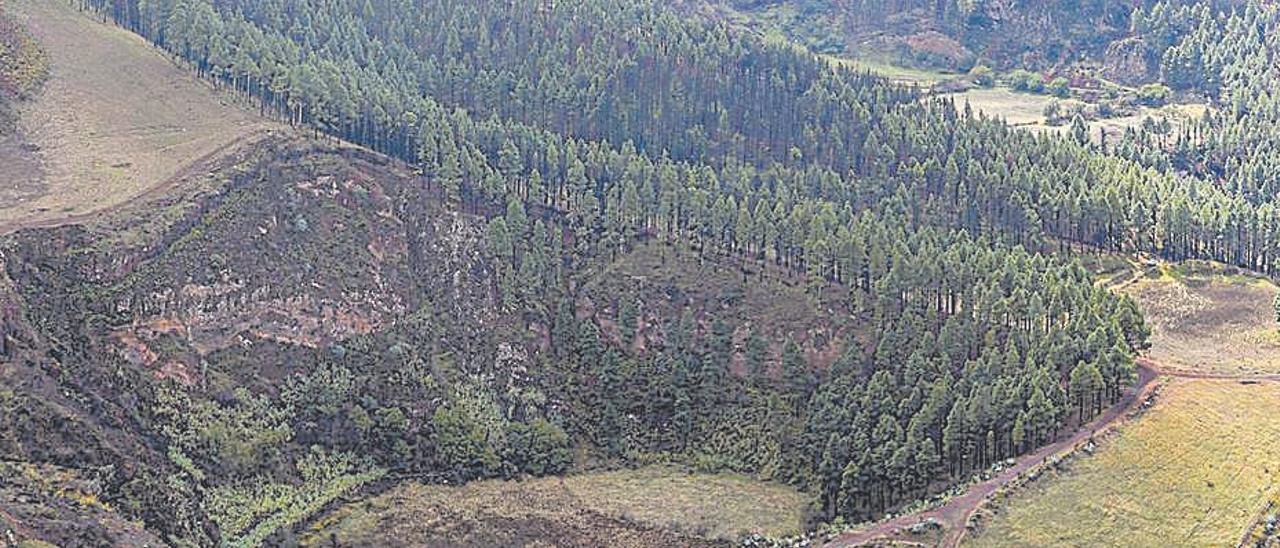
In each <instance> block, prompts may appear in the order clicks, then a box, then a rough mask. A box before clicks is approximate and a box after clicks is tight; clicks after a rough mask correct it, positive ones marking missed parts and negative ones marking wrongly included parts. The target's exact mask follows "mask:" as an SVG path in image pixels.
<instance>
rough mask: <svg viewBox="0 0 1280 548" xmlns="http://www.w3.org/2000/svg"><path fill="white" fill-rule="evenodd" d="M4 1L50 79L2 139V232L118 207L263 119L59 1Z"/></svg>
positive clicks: (250, 131) (245, 137) (137, 41)
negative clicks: (38, 50) (15, 129)
mask: <svg viewBox="0 0 1280 548" xmlns="http://www.w3.org/2000/svg"><path fill="white" fill-rule="evenodd" d="M5 9H6V11H7V12H8V13H9V14H10V15H12V16H13V17H14V19H16V20H17V21H19V22H21V23H24V24H26V25H27V27H28V28H29V29H30V30H31V32H32V34H33V35H34V36H35V37H36V39H37V40H38V41H39V42H40V45H41V47H42V48H44V49H45V51H46V52H47V54H48V56H49V61H50V79H49V81H48V82H46V84H45V86H44V89H43V91H42V92H41V93H40V94H39V95H38V96H37V97H36V99H35V100H34V101H32V102H31V103H28V104H25V105H23V107H22V120H21V121H20V123H19V133H18V134H17V135H13V136H10V137H8V138H6V139H3V140H0V233H3V232H7V231H9V230H13V229H16V228H22V227H25V226H36V225H46V226H47V225H54V224H59V223H61V222H66V221H69V220H74V219H75V218H77V217H79V216H82V215H84V214H86V213H90V212H93V211H98V210H102V209H105V208H109V207H112V206H116V205H119V204H122V203H124V202H126V201H128V200H130V199H132V198H135V197H137V196H138V195H140V194H142V193H144V192H146V191H147V190H150V189H152V188H155V187H157V186H159V185H163V184H165V183H166V182H169V181H173V180H175V179H176V178H178V177H181V176H182V175H183V171H184V169H186V168H188V167H189V166H191V165H192V164H194V163H195V162H197V161H198V160H200V159H202V158H205V157H208V156H211V155H215V154H218V153H219V152H221V151H225V150H226V149H228V148H229V147H231V146H232V145H235V144H240V143H244V142H247V141H249V140H251V139H252V137H254V136H261V135H263V134H264V133H265V131H264V130H266V129H267V128H270V127H273V124H271V123H269V122H266V121H264V120H262V119H261V118H258V117H257V116H255V115H254V114H253V113H251V112H249V111H247V110H245V109H243V108H240V107H238V106H236V105H234V104H233V102H234V101H233V99H232V97H231V96H230V95H224V94H222V93H219V92H217V91H215V90H214V89H213V87H212V85H211V84H209V83H207V82H203V81H201V80H199V79H197V78H196V77H195V76H194V75H192V74H190V73H189V72H187V71H185V70H183V69H181V68H180V67H178V66H176V65H174V64H173V62H171V61H170V60H169V58H168V57H166V56H165V54H164V53H163V52H162V51H161V50H158V49H156V48H154V47H152V46H150V45H148V44H147V43H146V42H145V41H144V40H143V39H142V38H140V37H138V36H136V35H134V34H132V33H130V32H128V31H126V30H124V29H122V28H118V27H115V26H113V25H110V24H107V23H101V22H98V21H95V20H94V19H92V18H91V16H90V15H88V14H85V13H81V12H78V11H76V10H75V9H74V8H73V7H71V5H70V4H69V3H68V2H66V1H65V0H10V1H7V2H5Z"/></svg>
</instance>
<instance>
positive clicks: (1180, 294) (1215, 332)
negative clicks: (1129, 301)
mask: <svg viewBox="0 0 1280 548" xmlns="http://www.w3.org/2000/svg"><path fill="white" fill-rule="evenodd" d="M1122 291H1124V292H1125V293H1128V294H1129V295H1131V296H1132V297H1133V298H1134V299H1136V300H1137V301H1138V304H1139V306H1140V307H1141V308H1142V311H1143V314H1144V315H1145V316H1146V319H1147V325H1149V326H1150V327H1151V350H1150V351H1149V352H1148V355H1149V357H1150V358H1151V359H1153V360H1155V361H1156V362H1158V363H1160V365H1161V366H1162V367H1163V368H1164V369H1165V370H1168V371H1179V372H1186V373H1193V374H1212V375H1257V374H1276V373H1280V331H1278V330H1277V325H1276V322H1275V311H1274V308H1273V306H1272V302H1273V299H1274V298H1275V296H1276V292H1277V288H1276V286H1275V284H1273V283H1272V282H1271V281H1269V280H1267V279H1265V278H1263V277H1258V276H1253V275H1249V274H1246V273H1243V272H1241V271H1238V270H1236V269H1232V268H1228V267H1223V266H1220V265H1214V264H1210V263H1204V262H1195V261H1191V262H1186V263H1183V264H1180V265H1177V266H1171V265H1160V266H1159V267H1158V268H1152V269H1150V270H1149V271H1148V272H1147V274H1146V275H1145V276H1144V277H1142V278H1139V279H1137V280H1136V281H1134V282H1133V283H1131V284H1129V285H1127V286H1126V287H1125V288H1124V289H1123V290H1122Z"/></svg>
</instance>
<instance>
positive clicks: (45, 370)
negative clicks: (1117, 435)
mask: <svg viewBox="0 0 1280 548" xmlns="http://www.w3.org/2000/svg"><path fill="white" fill-rule="evenodd" d="M85 4H86V6H87V7H88V8H89V9H97V10H100V11H98V12H97V13H100V14H103V15H104V16H110V17H111V18H113V19H114V20H115V21H117V22H118V23H119V24H121V25H122V26H125V27H127V28H130V29H132V30H134V31H136V32H138V33H139V34H140V35H142V36H145V37H146V38H147V39H149V40H151V41H152V43H154V44H156V45H157V46H159V47H161V48H163V50H164V51H167V52H169V53H171V54H172V55H174V56H175V57H176V58H177V59H179V60H180V61H181V62H182V63H185V64H187V65H188V66H189V67H190V68H191V70H192V71H193V72H195V73H196V74H198V75H202V76H205V77H207V78H208V79H209V80H210V81H214V82H217V83H218V85H220V86H225V87H226V88H227V91H228V94H229V95H231V96H234V97H236V100H237V101H244V102H247V103H253V104H256V105H257V106H258V107H259V109H260V112H262V113H263V114H264V115H265V116H270V117H272V118H274V119H278V120H281V121H284V122H288V123H290V124H293V125H300V126H303V127H306V128H308V129H311V130H313V131H314V134H313V136H312V137H311V138H310V139H304V138H301V137H296V136H293V134H292V133H288V134H284V133H282V134H278V135H268V136H264V137H263V140H261V141H260V142H259V143H258V145H257V146H255V147H252V148H249V147H239V148H234V147H233V149H231V150H230V152H231V153H229V154H215V155H212V156H210V157H208V158H205V159H204V160H202V161H199V162H196V163H195V164H191V165H190V166H189V167H186V168H183V170H182V174H181V175H182V177H180V178H179V180H181V181H182V184H181V185H177V186H174V187H172V188H162V190H157V191H155V192H153V193H150V195H148V196H147V198H148V199H146V200H137V201H136V202H131V203H130V204H129V205H125V206H120V207H117V208H114V209H112V210H111V211H109V212H108V214H106V215H101V216H94V217H92V218H89V217H85V218H77V219H73V220H77V221H80V224H74V225H70V224H68V225H64V226H58V227H51V228H41V229H29V230H22V231H19V232H17V233H15V234H13V235H11V236H9V237H6V238H5V239H3V240H2V241H0V250H3V269H2V271H3V273H4V275H5V276H4V278H3V280H0V281H2V282H3V289H4V292H3V300H2V301H0V302H3V303H4V305H5V306H4V307H3V308H2V309H0V310H3V312H4V316H3V318H4V330H3V334H5V337H4V338H3V340H4V341H5V342H4V348H3V350H4V356H5V357H6V359H5V360H4V361H3V362H0V367H2V368H3V369H2V371H3V374H4V376H5V378H6V379H11V380H12V383H13V384H15V385H17V386H20V387H21V389H20V390H15V391H14V396H13V397H12V398H10V399H9V400H8V401H7V402H6V403H7V405H6V406H5V407H4V408H3V409H4V413H5V415H4V416H2V417H0V444H3V445H2V446H0V448H3V449H4V450H5V452H6V453H9V454H13V455H15V456H16V458H18V459H20V460H23V461H26V462H28V463H30V464H32V465H37V466H45V465H54V466H59V467H61V468H62V469H71V470H72V471H73V472H75V473H77V474H81V473H87V472H84V471H83V467H108V466H110V467H111V468H110V470H111V471H112V473H111V474H109V475H106V476H105V477H104V478H103V479H102V483H101V485H102V487H101V492H102V494H103V498H104V499H105V500H106V501H107V502H108V503H109V504H110V505H111V507H112V508H115V509H117V510H118V511H119V512H120V513H121V514H122V515H124V516H126V517H127V518H129V519H139V520H142V521H143V522H144V523H145V525H146V527H147V528H148V529H149V530H150V531H152V532H154V533H155V534H157V535H158V536H162V537H163V538H164V539H165V540H166V541H169V542H174V543H179V542H182V543H193V544H197V545H210V544H225V545H233V546H239V545H257V544H262V543H269V544H275V543H288V542H291V541H292V540H293V535H294V534H295V533H298V532H299V531H298V530H297V528H298V527H299V524H301V523H303V522H304V521H305V520H307V519H309V518H311V517H313V516H315V515H317V514H318V513H320V512H322V511H323V510H324V509H325V508H326V507H328V506H329V505H330V504H331V503H333V502H335V501H337V500H339V499H340V498H342V497H345V496H358V494H363V493H365V492H370V493H372V492H376V491H381V490H383V489H385V488H387V487H389V486H390V485H391V484H392V483H394V482H398V481H402V480H413V481H417V482H422V483H425V484H442V483H445V482H448V483H461V482H470V481H477V480H486V479H517V478H524V477H528V476H547V475H563V474H568V473H582V472H588V471H595V470H598V469H613V468H628V467H637V466H640V465H645V464H651V463H655V462H662V463H673V464H676V465H677V468H676V469H679V470H683V469H696V470H700V471H704V472H735V473H739V474H746V475H749V476H751V477H754V478H758V479H768V480H773V481H774V482H776V483H780V484H786V485H788V486H790V487H792V488H796V489H799V490H803V491H804V492H805V493H806V494H807V495H808V496H809V497H810V498H811V499H812V502H811V503H810V504H808V505H807V508H806V510H805V512H804V519H803V522H804V523H803V524H802V525H803V527H805V528H810V527H813V526H815V525H816V524H818V523H820V522H840V521H844V522H857V521H862V520H865V519H868V518H871V517H877V516H881V515H883V514H885V513H886V512H892V511H896V510H898V509H900V508H902V507H903V506H904V505H907V504H910V503H911V502H912V501H914V500H917V499H920V498H925V497H929V496H931V495H934V494H936V493H938V492H939V491H944V490H946V489H948V488H949V487H950V486H952V485H954V484H955V483H957V482H959V481H962V480H961V478H967V477H969V476H970V475H971V474H974V473H981V471H982V470H985V469H987V468H988V467H991V466H996V465H998V464H999V463H1001V462H1003V461H1005V460H1006V459H1008V458H1013V457H1016V456H1019V455H1025V454H1028V453H1030V452H1033V451H1034V450H1035V448H1037V447H1038V446H1040V445H1042V444H1044V443H1046V442H1049V441H1051V440H1053V439H1054V438H1055V437H1056V435H1057V433H1058V432H1060V431H1062V430H1064V429H1071V428H1074V427H1076V426H1078V425H1080V424H1084V423H1086V422H1087V421H1088V420H1089V419H1090V418H1091V417H1093V416H1095V415H1097V414H1099V413H1101V412H1102V411H1103V410H1104V409H1105V408H1107V407H1108V406H1109V405H1110V404H1112V403H1114V402H1116V401H1119V400H1120V399H1121V397H1122V395H1123V394H1124V392H1125V389H1126V387H1127V386H1128V385H1129V384H1130V383H1131V382H1132V381H1133V379H1134V374H1135V362H1134V352H1135V351H1137V350H1140V349H1141V348H1143V347H1144V345H1145V339H1146V337H1147V334H1148V332H1147V330H1146V328H1145V327H1144V324H1143V320H1142V318H1141V316H1140V315H1139V314H1138V311H1137V308H1136V306H1135V305H1134V303H1133V302H1132V301H1130V300H1128V299H1126V298H1123V297H1121V296H1116V295H1113V294H1111V293H1109V292H1107V291H1106V290H1104V289H1101V288H1098V287H1095V286H1094V285H1093V283H1092V280H1091V278H1090V276H1089V274H1088V273H1087V272H1086V271H1085V270H1084V269H1083V268H1082V267H1081V266H1080V265H1079V264H1076V263H1074V262H1071V261H1070V260H1068V259H1065V258H1062V257H1057V256H1054V255H1051V254H1050V253H1049V251H1051V250H1052V248H1053V247H1054V246H1055V245H1059V246H1065V245H1066V244H1069V243H1072V242H1075V243H1080V244H1087V245H1096V246H1101V247H1107V248H1116V249H1126V250H1147V249H1156V250H1160V251H1162V252H1163V251H1166V250H1168V249H1169V248H1170V246H1171V245H1172V244H1174V243H1176V244H1178V245H1179V246H1181V247H1180V248H1179V250H1180V251H1183V252H1186V253H1190V254H1194V255H1196V256H1200V255H1204V256H1213V257H1218V256H1227V255H1230V257H1231V260H1233V261H1235V262H1238V263H1241V264H1247V265H1251V266H1259V265H1261V268H1270V265H1266V264H1265V263H1266V261H1265V257H1266V256H1268V253H1271V252H1272V250H1273V248H1274V247H1275V244H1274V243H1270V244H1266V245H1251V244H1252V243H1253V242H1252V240H1247V239H1245V238H1243V237H1242V236H1241V235H1240V234H1238V233H1234V232H1232V231H1231V230H1230V228H1229V227H1226V226H1216V227H1214V228H1213V229H1202V228H1201V227H1200V226H1199V225H1196V224H1195V223H1196V222H1199V221H1202V220H1204V219H1212V218H1215V217H1214V216H1213V214H1212V212H1211V211H1208V210H1205V211H1200V210H1197V213H1196V215H1195V216H1191V217H1190V218H1189V219H1187V220H1186V221H1187V222H1183V223H1181V224H1177V225H1173V224H1162V225H1160V226H1159V228H1157V227H1156V226H1153V223H1152V216H1153V215H1156V214H1157V213H1161V214H1162V213H1163V212H1164V211H1166V210H1167V209H1168V208H1170V207H1171V206H1170V205H1169V204H1170V203H1175V204H1176V203H1178V202H1177V200H1179V199H1181V198H1183V197H1185V196H1195V197H1197V198H1202V197H1204V196H1207V198H1204V203H1213V202H1212V200H1225V199H1227V198H1226V197H1225V196H1226V194H1225V193H1224V192H1223V191H1222V190H1221V189H1218V188H1216V187H1214V186H1212V185H1209V184H1207V183H1204V182H1202V181H1194V180H1184V179H1182V178H1178V177H1176V176H1171V175H1168V174H1163V173H1159V172H1154V171H1145V170H1140V169H1137V168H1136V167H1135V166H1134V164H1131V163H1126V162H1124V161H1121V160H1118V159H1115V158H1111V157H1109V156H1106V155H1105V154H1099V153H1098V152H1097V151H1095V150H1094V149H1093V148H1092V147H1090V146H1089V145H1088V143H1086V142H1084V140H1077V141H1068V140H1062V139H1053V138H1044V137H1037V136H1032V135H1028V134H1026V133H1022V132H1017V131H1013V130H1010V129H1009V128H1007V127H1006V126H1003V125H1002V124H999V123H997V122H994V121H991V120H988V119H985V118H983V117H981V116H975V115H973V114H972V113H970V112H968V111H967V110H964V109H957V108H956V106H955V105H954V104H951V103H949V102H947V101H943V100H924V99H922V97H921V96H920V94H919V93H918V92H916V91H914V90H909V89H905V88H900V87H896V86H893V85H891V84H889V83H887V82H885V81H882V80H880V79H878V78H876V77H873V76H870V75H867V74H863V73H859V72H856V71H854V70H850V69H847V68H842V67H833V66H832V65H831V64H829V63H828V62H827V61H825V60H823V59H820V58H817V57H814V56H812V55H810V54H807V53H804V52H801V51H797V50H796V49H795V48H793V47H786V46H780V45H775V44H768V43H764V42H762V41H759V40H758V39H756V38H755V37H752V36H750V35H741V34H737V33H735V32H733V31H732V30H731V29H730V28H728V27H726V26H723V25H719V24H716V23H714V22H706V21H701V20H690V19H688V18H684V17H681V16H680V14H678V13H676V12H672V11H668V10H665V9H660V6H659V5H658V4H650V3H645V2H628V1H622V0H590V1H584V2H578V3H553V4H546V3H543V2H538V1H535V0H517V1H515V2H451V1H448V0H430V1H429V3H428V4H425V6H426V7H425V8H424V7H423V6H424V5H419V4H411V3H408V2H400V1H397V0H378V1H376V2H368V3H357V2H319V1H312V0H264V1H252V2H250V1H228V2H221V1H220V2H208V1H205V0H192V1H185V0H184V1H178V2H169V1H165V0H160V1H147V2H137V1H134V0H121V1H117V2H103V1H98V0H94V1H90V2H86V3H85ZM375 5H376V8H375ZM495 34H496V35H499V36H501V37H502V38H503V39H501V40H494V39H492V36H493V35H495ZM174 95H176V96H179V97H180V96H181V95H182V94H181V93H175V94H174ZM335 137H336V138H341V139H343V140H345V141H348V142H353V143H359V144H360V145H361V146H364V147H368V149H365V148H358V147H356V146H354V145H350V144H336V143H335V142H334V138H335ZM373 151H377V152H373ZM162 186H163V185H162ZM1201 193H1203V194H1201ZM1118 196H1124V197H1125V198H1126V199H1125V200H1121V199H1119V197H1118ZM1134 203H1140V204H1141V207H1135V206H1134ZM1255 213H1256V214H1257V215H1258V217H1259V218H1262V219H1264V221H1266V222H1271V221H1272V220H1270V219H1266V218H1265V217H1263V216H1262V215H1261V213H1260V212H1257V211H1255V210H1252V209H1250V210H1247V212H1246V214H1247V215H1254V214H1255ZM62 220H63V221H66V220H67V219H65V218H64V219H62ZM1208 242H1212V243H1213V245H1208ZM426 496H429V495H426ZM522 519H523V518H522ZM530 519H531V520H532V521H535V522H536V521H538V520H539V519H541V518H538V517H537V516H534V517H533V518H530ZM596 524H598V525H601V526H603V527H606V528H607V529H606V530H614V529H611V528H615V527H616V526H618V521H617V519H616V518H610V519H605V520H596ZM560 525H563V524H560ZM560 525H557V527H559V526H560ZM568 526H575V525H573V524H572V523H571V524H569V525H568ZM624 529H626V530H627V531H632V532H635V531H637V530H639V531H640V533H642V534H646V535H647V534H649V532H650V531H651V529H652V527H651V526H646V527H642V528H639V529H637V528H633V527H625V528H624ZM547 530H556V527H549V528H547ZM428 533H431V534H434V532H433V531H428ZM486 533H487V532H486ZM31 534H32V535H33V536H36V537H37V538H42V539H44V538H47V539H51V540H53V541H55V542H64V543H65V542H73V539H67V538H65V533H64V532H61V531H59V530H56V529H53V528H48V529H41V530H38V531H34V532H33V533H31ZM595 534H597V533H591V534H587V535H585V536H584V537H583V538H587V539H592V538H598V537H597V536H594V535H595ZM669 534H670V532H669V531H668V532H664V533H661V535H668V536H663V537H661V538H671V537H670V536H669ZM681 534H683V533H680V534H677V536H679V535H681ZM477 538H501V537H492V536H484V535H481V536H480V537H477ZM121 542H124V541H121ZM419 542H426V541H425V540H423V541H419Z"/></svg>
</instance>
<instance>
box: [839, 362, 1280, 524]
mask: <svg viewBox="0 0 1280 548" xmlns="http://www.w3.org/2000/svg"><path fill="white" fill-rule="evenodd" d="M1137 362H1138V382H1137V383H1136V384H1135V385H1134V386H1133V388H1132V389H1130V390H1128V391H1127V392H1126V394H1125V396H1124V397H1123V398H1122V399H1121V400H1120V401H1119V402H1118V403H1116V404H1115V405H1113V406H1111V407H1110V408H1108V409H1107V410H1106V411H1105V412H1103V413H1102V414H1101V415H1099V416H1098V417H1097V418H1095V419H1093V420H1092V421H1091V422H1089V423H1088V424H1086V425H1084V426H1083V427H1081V428H1079V429H1077V430H1076V431H1075V432H1074V433H1072V434H1070V435H1067V436H1064V437H1062V438H1060V439H1058V440H1057V441H1055V442H1053V443H1051V444H1049V445H1046V446H1044V447H1041V448H1040V449H1038V450H1036V451H1035V452H1034V453H1031V454H1029V455H1025V456H1023V457H1021V458H1019V459H1018V462H1017V464H1016V465H1014V466H1012V467H1010V468H1007V469H1005V470H1002V471H1001V472H1000V473H999V474H996V475H995V476H993V477H992V478H991V479H988V480H986V481H983V482H981V483H977V484H974V485H973V486H971V487H970V488H969V490H968V491H967V492H965V493H964V494H963V495H960V496H957V497H954V498H951V499H949V500H947V501H946V502H945V503H943V504H942V505H941V506H938V507H937V508H933V509H931V510H926V511H923V512H918V513H915V514H909V515H905V516H899V517H897V518H894V519H891V520H889V521H885V522H882V523H879V524H876V525H874V526H872V527H870V528H867V529H863V530H860V531H854V532H851V533H847V534H844V535H841V536H839V537H837V538H836V539H835V540H833V541H831V542H829V543H827V544H826V546H827V548H839V547H849V546H862V545H865V544H869V543H872V542H875V541H887V540H892V539H894V538H896V536H897V535H898V534H899V532H900V531H901V530H903V529H905V528H907V527H910V526H912V525H915V524H917V523H920V522H923V521H925V520H928V519H930V518H932V519H933V520H935V521H936V522H937V523H938V524H940V525H941V526H942V527H943V536H942V541H941V542H940V545H941V546H944V547H948V548H951V547H955V546H959V545H960V541H961V540H962V539H963V538H964V535H965V532H966V528H965V525H966V524H967V523H968V522H969V518H970V517H971V516H972V515H973V514H974V512H977V511H978V509H980V508H982V506H983V505H984V504H986V503H987V501H988V500H989V497H990V496H991V494H992V493H994V492H995V491H996V489H999V488H1000V487H1002V486H1004V485H1005V484H1008V483H1009V482H1011V481H1013V480H1014V479H1017V478H1018V477H1019V476H1021V475H1022V474H1023V473H1025V472H1027V471H1028V470H1030V469H1031V468H1032V467H1034V466H1036V465H1039V464H1042V463H1045V462H1047V461H1048V460H1049V458H1050V457H1053V456H1055V455H1058V454H1060V453H1064V452H1066V451H1069V450H1071V449H1073V448H1075V447H1076V446H1078V445H1080V444H1081V443H1084V442H1085V440H1088V439H1089V438H1091V437H1093V436H1094V435H1097V434H1099V433H1102V432H1105V431H1107V430H1110V429H1111V428H1113V427H1115V426H1116V425H1118V424H1121V423H1122V422H1123V421H1120V419H1122V418H1124V417H1126V416H1128V415H1129V414H1130V413H1131V412H1132V411H1134V410H1136V409H1137V408H1138V406H1139V405H1141V404H1142V402H1143V401H1146V399H1147V396H1148V395H1150V393H1151V391H1152V390H1153V389H1155V387H1156V385H1155V384H1153V383H1152V382H1151V381H1153V380H1155V379H1156V378H1158V377H1160V376H1166V377H1176V378H1186V379H1216V380H1235V381H1254V382H1264V381H1269V382H1280V375H1222V374H1214V373H1189V372H1182V371H1166V370H1164V369H1162V368H1161V367H1160V365H1159V364H1157V363H1155V362H1154V361H1151V360H1150V359H1147V358H1138V360H1137Z"/></svg>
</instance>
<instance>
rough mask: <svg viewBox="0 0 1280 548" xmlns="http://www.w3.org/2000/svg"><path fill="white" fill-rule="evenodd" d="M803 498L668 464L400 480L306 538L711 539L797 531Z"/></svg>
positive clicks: (397, 541) (477, 541) (365, 541)
mask: <svg viewBox="0 0 1280 548" xmlns="http://www.w3.org/2000/svg"><path fill="white" fill-rule="evenodd" d="M805 500H806V499H805V497H804V496H803V495H801V494H799V493H797V492H795V491H793V490H791V489H789V488H787V487H784V486H781V485H777V484H772V483H764V482H758V481H755V480H751V479H749V478H745V477H742V476H736V475H710V474H697V475H690V474H686V473H685V472H683V471H681V470H678V469H676V468H668V467H650V468H644V469H640V470H632V471H620V472H607V473H597V474H585V475H580V476H573V477H568V478H542V479H534V480H528V481H522V482H515V481H481V482H473V483H470V484H467V485H465V486H462V487H451V486H442V485H422V484H418V483H411V482H406V483H403V484H401V485H399V486H397V487H396V488H394V489H392V490H391V491H389V492H387V493H385V494H382V495H380V496H377V497H374V498H372V499H369V500H365V501H361V502H356V503H352V504H349V505H347V506H344V507H342V508H339V509H338V510H335V511H334V512H332V513H330V514H329V515H327V516H325V517H324V518H321V519H320V520H319V521H317V522H316V523H315V524H314V525H313V526H312V527H311V528H310V529H309V530H308V531H307V532H306V534H305V536H304V537H303V544H304V545H309V546H327V545H328V542H329V539H330V538H332V537H336V538H337V539H338V542H339V544H340V545H343V546H347V545H451V546H456V545H467V546H479V545H512V544H524V543H535V544H536V543H537V542H543V543H547V542H548V541H549V540H550V539H556V540H555V542H556V543H557V544H559V545H572V546H579V545H580V546H592V545H605V544H607V545H610V546H659V545H663V546H673V545H681V546H684V545H699V544H718V543H721V542H723V541H724V540H725V539H732V538H736V537H738V536H739V535H741V534H742V533H744V532H748V531H763V532H767V533H772V534H787V533H794V532H796V531H797V529H798V527H799V520H800V509H801V508H802V507H803V505H804V501H805ZM331 536H332V537H331ZM699 539H703V540H699ZM707 539H711V540H707Z"/></svg>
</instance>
